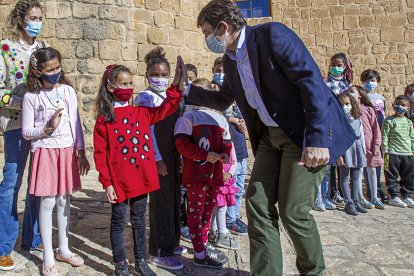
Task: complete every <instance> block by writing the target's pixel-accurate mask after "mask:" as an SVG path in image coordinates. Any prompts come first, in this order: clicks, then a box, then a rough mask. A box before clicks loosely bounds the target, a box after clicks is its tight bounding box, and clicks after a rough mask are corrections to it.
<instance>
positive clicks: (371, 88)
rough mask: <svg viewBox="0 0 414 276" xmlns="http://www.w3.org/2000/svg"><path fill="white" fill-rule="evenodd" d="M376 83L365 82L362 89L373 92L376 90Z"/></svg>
mask: <svg viewBox="0 0 414 276" xmlns="http://www.w3.org/2000/svg"><path fill="white" fill-rule="evenodd" d="M377 87H378V83H377V82H376V81H367V82H364V88H365V89H366V90H368V91H374V90H375V89H377Z"/></svg>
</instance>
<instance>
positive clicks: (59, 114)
mask: <svg viewBox="0 0 414 276" xmlns="http://www.w3.org/2000/svg"><path fill="white" fill-rule="evenodd" d="M62 111H63V108H59V109H57V110H56V111H55V113H54V114H53V115H52V118H51V119H50V127H51V128H52V129H56V128H57V127H58V126H59V124H60V119H61V118H62Z"/></svg>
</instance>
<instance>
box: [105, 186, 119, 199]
mask: <svg viewBox="0 0 414 276" xmlns="http://www.w3.org/2000/svg"><path fill="white" fill-rule="evenodd" d="M105 193H106V198H107V199H108V201H109V202H110V203H116V200H117V199H118V197H117V196H116V193H115V189H114V186H112V185H111V186H109V187H108V188H106V189H105Z"/></svg>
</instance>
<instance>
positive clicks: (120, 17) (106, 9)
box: [98, 6, 131, 22]
mask: <svg viewBox="0 0 414 276" xmlns="http://www.w3.org/2000/svg"><path fill="white" fill-rule="evenodd" d="M130 10H131V9H130V8H123V7H116V6H103V7H99V11H98V13H99V17H101V18H103V19H107V20H110V21H116V22H127V21H128V19H129V12H130Z"/></svg>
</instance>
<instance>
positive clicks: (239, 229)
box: [227, 220, 247, 236]
mask: <svg viewBox="0 0 414 276" xmlns="http://www.w3.org/2000/svg"><path fill="white" fill-rule="evenodd" d="M227 229H229V231H230V233H232V234H234V235H237V236H247V227H246V226H245V224H244V223H243V224H242V223H238V222H237V220H236V221H235V222H233V223H229V224H227Z"/></svg>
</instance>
